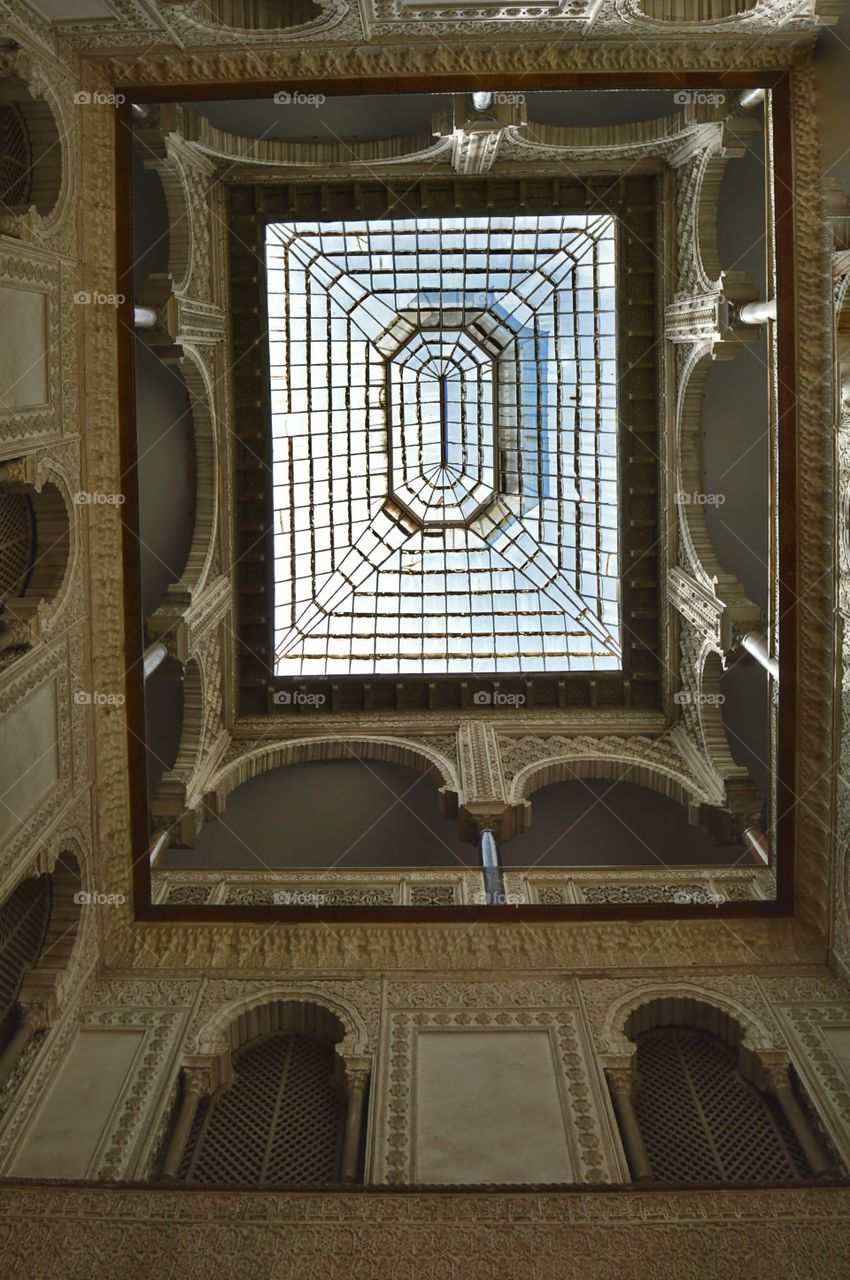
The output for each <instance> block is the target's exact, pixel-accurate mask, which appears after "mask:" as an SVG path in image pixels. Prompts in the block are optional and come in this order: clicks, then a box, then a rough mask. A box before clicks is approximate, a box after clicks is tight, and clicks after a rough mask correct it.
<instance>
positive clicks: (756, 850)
mask: <svg viewBox="0 0 850 1280" xmlns="http://www.w3.org/2000/svg"><path fill="white" fill-rule="evenodd" d="M744 844H745V845H746V846H747V848H748V849H749V850H750V852H751V853H752V855H753V857H754V858H755V860H756V862H757V863H758V864H759V865H760V866H763V867H766V866H768V865H769V864H770V858H769V856H768V850H767V841H766V840H765V838H764V836H763V834H762V833H761V831H759V829H758V827H747V828H746V830H745V831H744Z"/></svg>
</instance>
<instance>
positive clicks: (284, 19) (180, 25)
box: [169, 0, 350, 44]
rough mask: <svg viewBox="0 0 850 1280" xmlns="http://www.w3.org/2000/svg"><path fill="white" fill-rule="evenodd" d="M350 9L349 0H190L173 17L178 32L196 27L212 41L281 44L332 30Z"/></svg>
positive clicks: (197, 34)
mask: <svg viewBox="0 0 850 1280" xmlns="http://www.w3.org/2000/svg"><path fill="white" fill-rule="evenodd" d="M349 9H350V5H349V4H347V3H346V0H189V3H187V4H181V5H177V6H175V7H174V9H173V10H172V12H171V13H170V14H169V19H170V21H171V24H172V25H173V26H174V27H175V30H176V31H177V32H178V33H181V34H182V32H183V30H184V29H187V30H190V31H192V30H194V32H195V33H196V37H197V36H201V37H202V38H203V37H206V39H205V43H209V44H215V43H217V42H219V41H221V40H222V38H224V40H226V41H228V42H230V41H235V40H238V41H239V42H240V43H242V42H244V41H247V40H250V41H258V40H263V39H265V40H271V39H273V40H274V41H275V44H277V43H278V42H280V41H287V40H291V39H292V40H297V39H303V38H304V37H305V36H308V35H313V34H316V33H318V32H322V31H329V30H330V29H331V28H332V27H335V26H337V25H338V23H340V22H341V21H342V19H343V18H344V17H345V16H346V15H347V14H348V12H349Z"/></svg>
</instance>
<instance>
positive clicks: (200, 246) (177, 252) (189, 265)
mask: <svg viewBox="0 0 850 1280" xmlns="http://www.w3.org/2000/svg"><path fill="white" fill-rule="evenodd" d="M160 114H161V116H162V117H163V118H162V120H161V132H158V133H156V134H153V136H152V138H151V143H152V148H153V150H154V151H155V152H156V155H155V158H153V159H149V160H146V161H145V167H146V168H148V169H152V170H153V171H154V172H155V173H157V174H158V175H159V179H160V182H161V183H162V190H163V194H164V196H165V204H166V208H167V211H168V275H169V277H170V279H171V287H172V290H173V292H174V294H175V296H176V297H178V298H181V297H186V298H192V299H196V300H201V301H205V302H211V301H212V290H213V289H214V288H217V283H218V282H217V281H215V280H214V278H213V275H214V273H213V271H212V266H211V235H210V216H211V215H210V207H209V200H208V191H209V187H210V184H211V182H212V181H213V178H214V176H215V166H214V165H213V163H212V161H211V160H210V159H209V158H208V157H207V156H205V155H203V154H202V153H201V152H200V151H199V149H198V148H197V147H194V146H193V145H192V144H191V143H187V142H186V141H185V140H184V139H183V138H182V137H181V135H180V134H179V133H176V132H167V129H168V128H169V126H171V125H172V124H173V123H174V119H173V117H174V116H175V114H176V113H175V111H174V109H172V108H162V109H161V112H160Z"/></svg>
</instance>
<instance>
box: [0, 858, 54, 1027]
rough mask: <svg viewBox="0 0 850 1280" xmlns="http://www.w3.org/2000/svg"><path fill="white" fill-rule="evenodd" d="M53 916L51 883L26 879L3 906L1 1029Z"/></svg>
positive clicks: (0, 925)
mask: <svg viewBox="0 0 850 1280" xmlns="http://www.w3.org/2000/svg"><path fill="white" fill-rule="evenodd" d="M49 916H50V880H49V878H48V877H47V876H39V877H38V879H37V880H36V879H32V880H24V881H23V882H22V883H21V884H19V885H18V887H17V889H16V890H15V892H14V893H13V894H11V895H10V896H9V897H8V898H7V899H6V901H5V902H4V903H3V906H2V907H0V1028H4V1027H5V1026H6V1024H7V1020H8V1019H9V1017H10V1015H11V1013H12V1011H13V1009H14V1007H15V1000H16V999H17V995H18V991H19V990H20V986H21V982H22V981H23V979H24V975H25V974H26V972H27V970H28V969H30V968H31V967H32V966H33V965H34V964H35V962H36V961H37V959H38V956H39V952H40V951H41V946H42V942H43V941H44V934H45V931H46V929H47V921H48V918H49Z"/></svg>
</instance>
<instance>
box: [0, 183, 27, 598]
mask: <svg viewBox="0 0 850 1280" xmlns="http://www.w3.org/2000/svg"><path fill="white" fill-rule="evenodd" d="M0 181H2V180H0ZM7 203H9V202H7ZM34 555H35V519H34V516H33V508H32V503H31V502H30V500H29V498H28V497H26V495H25V494H22V493H0V607H2V604H3V602H4V601H5V600H8V599H9V598H10V597H12V596H19V595H20V594H21V592H22V591H23V589H24V586H25V585H26V580H27V575H28V574H29V571H30V569H31V567H32V562H33V557H34Z"/></svg>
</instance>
